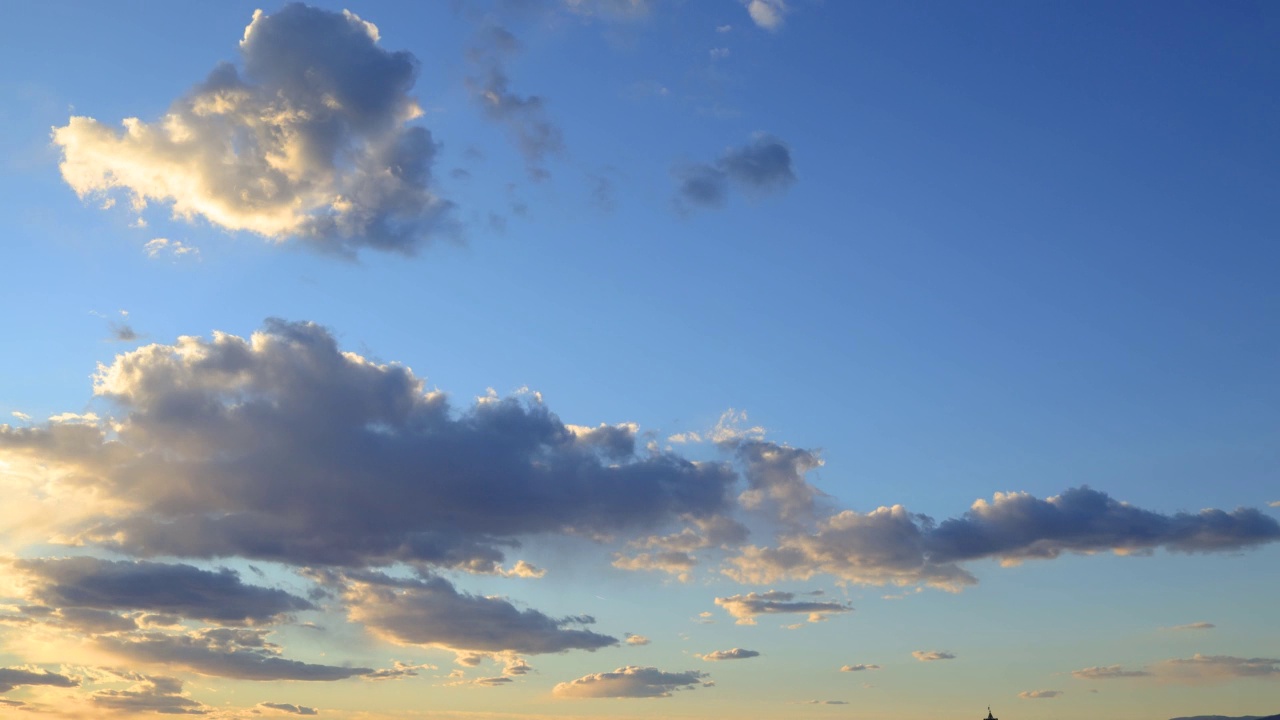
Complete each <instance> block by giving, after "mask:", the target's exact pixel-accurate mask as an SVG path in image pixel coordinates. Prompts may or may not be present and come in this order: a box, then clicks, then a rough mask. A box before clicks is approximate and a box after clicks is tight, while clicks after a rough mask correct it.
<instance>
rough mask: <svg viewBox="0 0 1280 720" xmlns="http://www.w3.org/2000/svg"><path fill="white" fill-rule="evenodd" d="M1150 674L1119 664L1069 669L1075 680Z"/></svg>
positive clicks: (1108, 678) (1109, 678)
mask: <svg viewBox="0 0 1280 720" xmlns="http://www.w3.org/2000/svg"><path fill="white" fill-rule="evenodd" d="M1150 674H1151V673H1149V672H1147V671H1146V670H1125V669H1124V668H1123V667H1121V666H1119V665H1107V666H1106V667H1087V668H1084V669H1082V670H1072V671H1071V677H1073V678H1075V679H1077V680H1111V679H1114V678H1133V677H1146V676H1148V675H1150Z"/></svg>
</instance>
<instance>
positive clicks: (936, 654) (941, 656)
mask: <svg viewBox="0 0 1280 720" xmlns="http://www.w3.org/2000/svg"><path fill="white" fill-rule="evenodd" d="M911 657H913V658H915V659H916V660H919V661H920V662H933V661H934V660H955V659H956V656H955V655H952V654H951V653H949V652H943V651H941V650H912V651H911Z"/></svg>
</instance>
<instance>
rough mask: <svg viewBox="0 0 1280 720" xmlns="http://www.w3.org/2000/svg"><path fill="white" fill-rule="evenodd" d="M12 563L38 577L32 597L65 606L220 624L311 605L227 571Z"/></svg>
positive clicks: (90, 562)
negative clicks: (183, 618) (177, 616)
mask: <svg viewBox="0 0 1280 720" xmlns="http://www.w3.org/2000/svg"><path fill="white" fill-rule="evenodd" d="M14 566H15V567H16V568H17V569H19V570H21V571H23V572H25V573H27V574H28V575H29V576H31V577H32V578H34V579H35V580H36V581H37V583H38V585H37V587H36V588H35V590H34V591H33V595H34V597H35V598H36V599H38V600H40V601H41V602H44V603H47V604H49V605H54V606H58V607H64V608H94V609H97V610H122V609H126V610H127V609H133V610H149V611H152V612H156V613H165V614H173V615H179V616H182V617H190V618H198V619H200V620H210V621H214V622H219V623H223V624H244V623H260V622H265V621H270V620H272V619H274V618H276V617H278V616H279V615H282V614H284V613H288V612H296V611H300V610H313V609H315V606H314V605H312V604H311V603H310V602H308V601H307V600H304V599H302V598H300V597H296V596H294V595H290V594H289V593H287V592H284V591H283V590H275V589H268V588H262V587H255V586H253V585H245V584H244V583H243V582H241V581H240V577H239V575H238V574H236V573H235V572H234V571H232V570H227V569H223V570H221V571H219V572H211V571H208V570H201V569H199V568H196V567H192V566H190V565H169V564H163V563H153V562H138V561H127V560H122V561H108V560H99V559H97V558H90V557H74V558H62V559H42V560H18V561H16V562H15V563H14ZM65 612H66V611H65V610H64V613H65Z"/></svg>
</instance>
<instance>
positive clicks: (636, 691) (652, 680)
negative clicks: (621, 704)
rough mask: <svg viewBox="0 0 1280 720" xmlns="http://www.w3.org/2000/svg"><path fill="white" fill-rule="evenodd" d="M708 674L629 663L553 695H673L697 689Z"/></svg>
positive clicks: (566, 685)
mask: <svg viewBox="0 0 1280 720" xmlns="http://www.w3.org/2000/svg"><path fill="white" fill-rule="evenodd" d="M705 677H707V673H704V672H698V671H697V670H689V671H686V672H666V671H663V670H659V669H658V668H655V667H639V666H636V665H628V666H627V667H621V668H618V669H617V670H614V671H613V672H602V673H592V674H591V675H585V676H583V677H580V678H578V679H577V680H571V681H569V682H562V683H560V684H559V685H556V686H555V687H554V688H552V690H551V692H552V694H553V695H556V696H558V697H571V698H653V697H670V696H671V693H673V692H675V691H676V690H683V689H688V688H695V687H697V686H698V685H699V684H702V683H703V678H705Z"/></svg>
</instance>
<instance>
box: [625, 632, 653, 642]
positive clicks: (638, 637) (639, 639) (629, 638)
mask: <svg viewBox="0 0 1280 720" xmlns="http://www.w3.org/2000/svg"><path fill="white" fill-rule="evenodd" d="M626 638H627V641H626V642H627V644H628V645H648V644H649V642H650V641H649V638H647V637H645V636H643V635H632V634H631V633H627V634H626Z"/></svg>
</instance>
